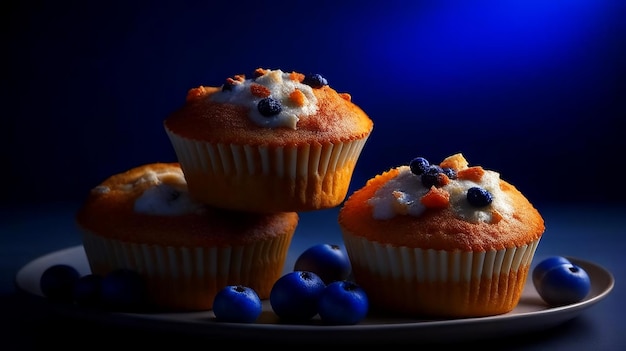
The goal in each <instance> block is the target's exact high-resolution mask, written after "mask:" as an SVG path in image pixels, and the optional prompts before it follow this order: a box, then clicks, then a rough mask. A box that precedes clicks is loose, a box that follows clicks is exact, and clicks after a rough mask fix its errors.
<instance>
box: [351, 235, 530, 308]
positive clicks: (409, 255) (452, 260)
mask: <svg viewBox="0 0 626 351" xmlns="http://www.w3.org/2000/svg"><path fill="white" fill-rule="evenodd" d="M343 239H344V244H345V247H346V251H347V253H348V256H349V258H350V262H351V264H352V273H353V276H354V279H355V282H356V283H357V284H359V285H360V286H362V287H363V288H364V289H365V291H366V293H367V294H368V297H369V299H370V301H371V303H372V307H373V309H376V310H379V311H381V312H390V313H399V314H404V315H411V316H424V317H444V318H455V317H459V318H462V317H481V316H490V315H498V314H504V313H507V312H510V311H512V310H513V309H514V308H515V307H516V306H517V304H518V303H519V300H520V298H521V294H522V291H523V289H524V286H525V285H526V279H527V277H528V272H529V270H530V265H531V262H532V259H533V257H534V254H535V250H536V248H537V245H538V244H539V240H536V241H532V242H529V243H528V244H526V245H524V246H520V247H512V248H508V249H503V250H493V251H480V252H462V251H442V250H427V249H420V248H410V247H397V246H391V245H386V244H381V243H377V242H372V241H369V240H367V239H365V238H363V237H360V236H356V235H353V234H351V233H348V232H347V231H344V232H343Z"/></svg>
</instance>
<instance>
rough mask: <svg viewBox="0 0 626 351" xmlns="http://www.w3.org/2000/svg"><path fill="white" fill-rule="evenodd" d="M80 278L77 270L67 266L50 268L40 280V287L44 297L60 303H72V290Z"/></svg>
mask: <svg viewBox="0 0 626 351" xmlns="http://www.w3.org/2000/svg"><path fill="white" fill-rule="evenodd" d="M79 278H80V273H78V270H76V268H74V267H72V266H70V265H66V264H56V265H53V266H50V267H48V268H47V269H46V270H45V271H44V272H43V273H42V274H41V277H40V278H39V287H40V288H41V292H42V293H43V295H44V296H45V297H47V298H49V299H50V300H53V301H58V302H71V301H72V289H73V288H74V284H75V283H76V281H78V279H79Z"/></svg>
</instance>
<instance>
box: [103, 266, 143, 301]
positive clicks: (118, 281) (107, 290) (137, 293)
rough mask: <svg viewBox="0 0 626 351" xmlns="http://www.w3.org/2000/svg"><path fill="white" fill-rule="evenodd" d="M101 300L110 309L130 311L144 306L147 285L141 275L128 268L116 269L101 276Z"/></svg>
mask: <svg viewBox="0 0 626 351" xmlns="http://www.w3.org/2000/svg"><path fill="white" fill-rule="evenodd" d="M101 284H102V288H101V294H102V301H103V303H104V305H105V306H106V307H107V308H109V309H111V310H118V311H132V310H139V309H142V308H143V307H144V304H145V300H146V296H147V287H146V283H145V281H144V280H143V278H142V276H141V275H140V274H139V273H137V272H135V271H133V270H129V269H123V268H120V269H116V270H113V271H111V272H109V273H108V274H106V275H105V276H104V277H103V278H102V282H101Z"/></svg>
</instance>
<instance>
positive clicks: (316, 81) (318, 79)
mask: <svg viewBox="0 0 626 351" xmlns="http://www.w3.org/2000/svg"><path fill="white" fill-rule="evenodd" d="M302 83H304V84H306V85H309V86H310V87H311V88H316V89H317V88H321V87H323V86H324V85H328V81H327V80H326V78H324V77H322V75H321V74H317V73H316V74H308V75H306V76H305V77H304V79H303V80H302Z"/></svg>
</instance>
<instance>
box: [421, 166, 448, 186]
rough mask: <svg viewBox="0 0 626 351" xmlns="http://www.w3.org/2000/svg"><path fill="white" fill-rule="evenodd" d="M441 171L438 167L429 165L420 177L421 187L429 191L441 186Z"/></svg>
mask: <svg viewBox="0 0 626 351" xmlns="http://www.w3.org/2000/svg"><path fill="white" fill-rule="evenodd" d="M442 173H443V170H442V169H441V167H439V166H433V165H431V166H430V167H428V169H427V170H426V172H424V173H423V174H422V176H421V181H422V185H423V186H424V187H425V188H428V189H430V187H432V186H436V187H439V186H441V185H442V183H441V182H442V180H441V174H442Z"/></svg>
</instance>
